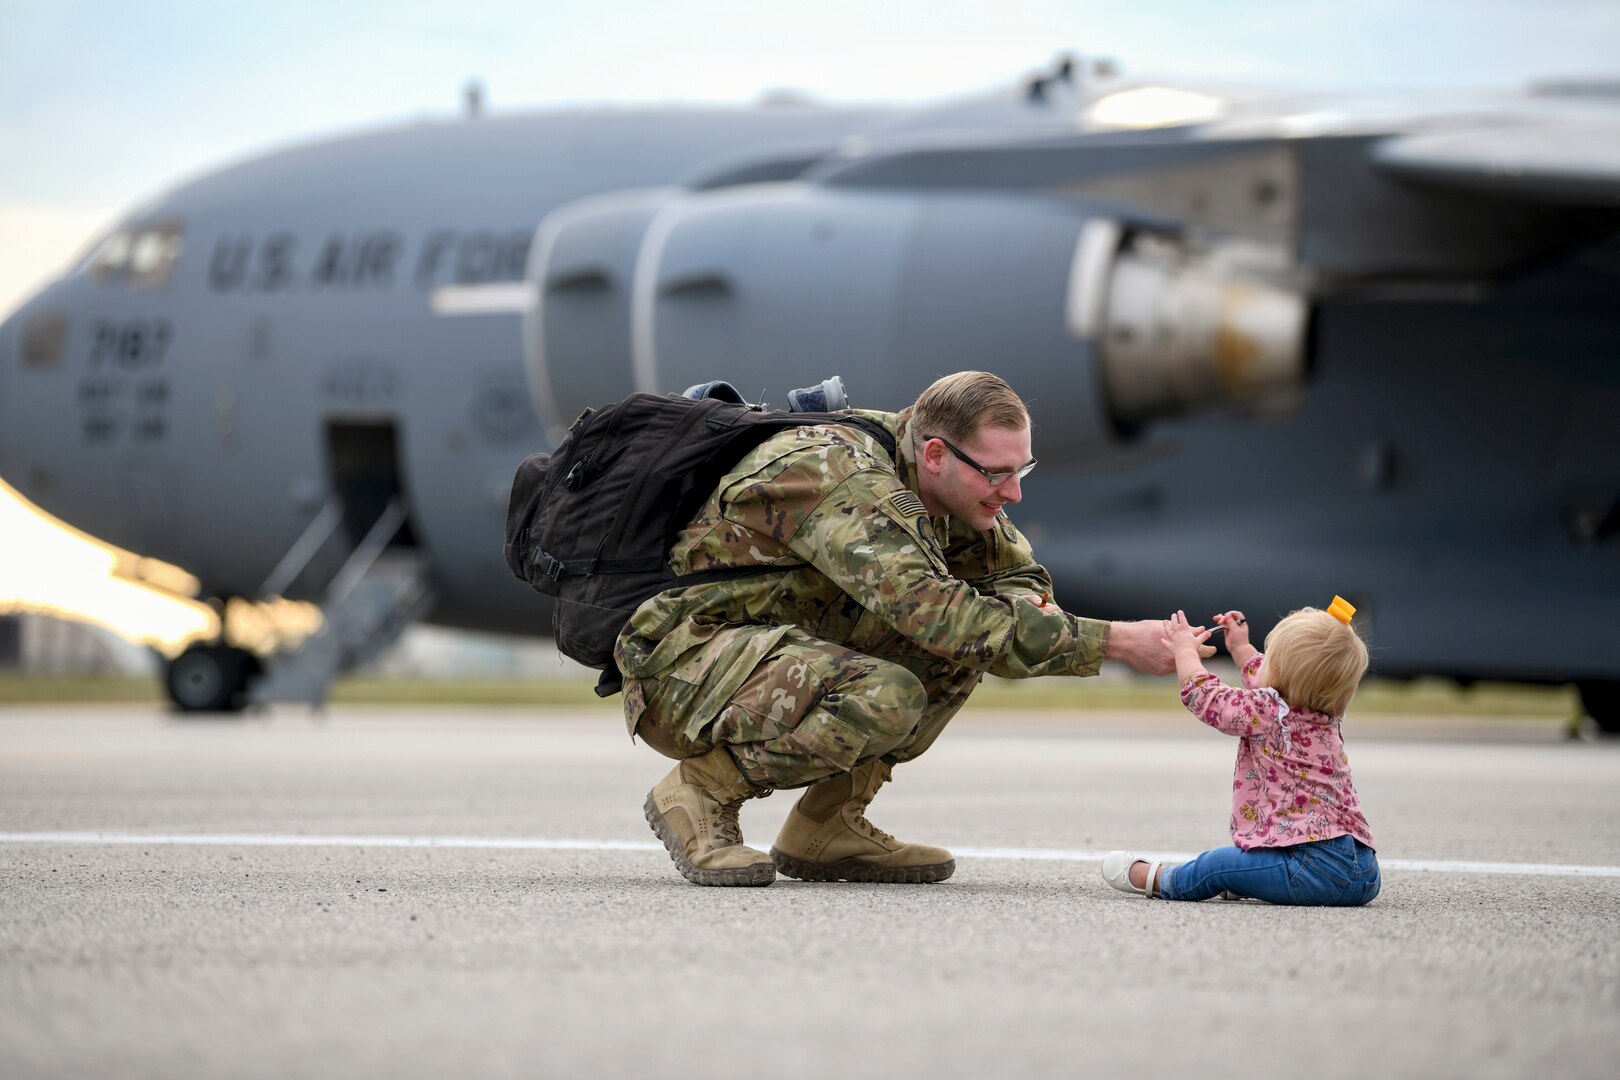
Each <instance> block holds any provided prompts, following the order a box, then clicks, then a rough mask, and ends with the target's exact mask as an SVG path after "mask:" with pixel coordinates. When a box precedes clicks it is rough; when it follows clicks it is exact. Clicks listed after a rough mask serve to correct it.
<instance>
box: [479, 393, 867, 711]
mask: <svg viewBox="0 0 1620 1080" xmlns="http://www.w3.org/2000/svg"><path fill="white" fill-rule="evenodd" d="M810 424H849V425H852V426H854V427H858V428H860V429H861V430H863V431H865V432H867V433H868V434H870V435H871V436H872V437H873V438H874V439H876V440H877V441H878V443H879V444H880V445H881V446H882V447H883V448H884V450H885V451H886V452H887V453H888V454H889V456H890V457H891V458H893V457H894V454H895V445H894V436H893V435H891V434H890V433H889V432H888V430H887V429H886V428H884V427H883V426H882V425H881V424H879V423H877V422H876V421H873V420H869V419H866V418H865V417H858V416H851V415H849V414H847V413H801V412H765V411H763V410H761V409H759V408H757V407H754V406H749V405H746V404H735V403H732V402H728V401H722V400H718V399H715V398H705V399H703V400H700V401H693V400H691V399H689V398H684V397H676V396H673V395H672V396H668V397H665V396H662V395H658V394H632V395H631V396H629V397H627V398H625V399H624V400H623V401H620V402H617V403H615V404H612V405H607V406H604V407H603V408H601V409H594V410H592V409H587V410H586V411H585V412H584V413H583V414H582V415H581V416H580V418H579V419H578V420H575V421H574V425H573V427H571V428H570V429H569V430H568V434H567V436H566V437H564V439H563V440H562V442H561V444H559V445H558V447H557V449H556V451H555V452H554V453H551V454H531V455H530V456H529V458H528V459H527V460H525V461H524V462H523V464H522V465H520V466H518V470H517V476H516V477H514V478H513V480H512V500H511V503H510V504H509V505H508V507H507V511H506V564H507V565H508V566H509V567H511V568H512V573H514V574H516V575H517V576H518V577H520V578H522V579H523V580H524V581H527V582H528V583H529V584H530V585H532V586H534V587H535V588H536V589H538V590H540V591H541V592H543V593H545V594H546V595H548V596H554V597H556V598H557V602H556V608H555V614H554V617H553V620H552V629H553V631H554V632H555V634H556V638H557V646H558V648H560V649H561V650H562V651H563V653H564V654H566V655H567V656H570V657H572V658H573V659H575V660H577V661H579V662H580V663H581V664H584V665H585V666H587V667H592V668H596V669H598V670H600V671H601V672H602V678H601V680H600V681H599V682H598V684H597V688H596V692H597V693H598V694H600V695H601V696H603V697H607V696H609V695H612V694H615V693H617V692H618V691H619V689H620V680H619V672H618V668H617V667H616V666H615V664H614V662H613V645H614V642H615V641H617V639H618V636H619V632H620V631H621V630H623V629H624V625H625V623H627V622H628V621H629V620H630V616H631V614H633V613H634V612H635V610H636V608H637V607H639V606H640V605H641V603H642V601H644V600H646V599H648V598H649V597H651V596H653V595H655V594H657V593H660V592H662V591H664V590H665V589H671V588H676V587H681V586H685V585H692V584H697V583H700V582H705V581H723V580H726V579H729V578H735V577H742V576H747V575H751V574H760V573H769V572H771V571H775V570H780V569H782V568H783V566H784V564H781V563H778V564H775V565H773V566H769V567H759V566H754V567H738V568H733V569H722V570H710V571H704V572H702V573H697V574H686V575H683V576H680V577H677V576H676V575H675V574H674V573H672V572H671V571H670V569H669V564H668V559H669V550H670V547H671V545H673V544H674V542H675V538H676V536H678V535H679V534H680V531H681V530H682V529H683V528H685V527H686V526H687V524H689V523H690V522H691V520H692V518H693V517H695V516H696V515H697V512H698V511H699V510H701V509H702V508H703V504H704V502H706V501H707V500H708V498H709V496H710V495H712V494H713V493H714V489H715V487H716V485H718V484H719V482H720V479H721V477H723V476H725V474H726V473H728V472H730V471H731V469H732V467H733V466H735V465H736V464H737V462H739V461H741V460H742V458H743V457H744V455H746V454H747V453H748V452H749V451H750V450H752V449H753V448H754V447H756V446H758V445H759V444H760V443H762V442H764V441H765V440H766V439H768V438H770V437H771V436H772V435H775V434H776V433H778V432H780V431H785V430H787V429H789V428H794V427H804V426H806V425H810Z"/></svg>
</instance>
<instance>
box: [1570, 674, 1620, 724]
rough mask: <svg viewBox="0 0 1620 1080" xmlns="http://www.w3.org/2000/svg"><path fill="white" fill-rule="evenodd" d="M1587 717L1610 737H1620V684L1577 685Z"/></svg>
mask: <svg viewBox="0 0 1620 1080" xmlns="http://www.w3.org/2000/svg"><path fill="white" fill-rule="evenodd" d="M1575 685H1576V687H1577V688H1578V689H1579V690H1580V692H1581V704H1582V705H1584V706H1585V707H1586V712H1587V715H1589V716H1590V717H1591V718H1592V719H1593V720H1595V721H1597V726H1598V727H1600V728H1602V729H1603V730H1604V732H1606V733H1607V734H1609V735H1620V682H1583V683H1576V684H1575Z"/></svg>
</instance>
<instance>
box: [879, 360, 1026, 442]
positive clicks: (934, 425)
mask: <svg viewBox="0 0 1620 1080" xmlns="http://www.w3.org/2000/svg"><path fill="white" fill-rule="evenodd" d="M908 412H909V413H910V416H911V430H912V432H913V434H916V435H927V436H929V437H930V438H940V439H947V440H949V441H951V442H953V443H957V444H958V445H960V444H962V443H965V442H971V441H972V440H973V438H974V436H976V435H978V433H979V432H980V431H981V430H983V429H984V428H1004V429H1006V430H1008V431H1022V430H1023V429H1024V428H1027V427H1029V409H1028V408H1026V407H1025V405H1024V402H1023V399H1022V398H1020V397H1019V396H1018V395H1017V394H1015V393H1013V388H1012V387H1010V386H1008V385H1007V384H1006V383H1005V382H1003V381H1001V379H1000V378H998V377H997V376H995V375H992V374H990V373H989V372H988V371H958V372H957V373H956V374H955V375H947V376H945V377H944V378H943V379H940V380H939V381H938V382H936V383H934V385H932V386H930V387H929V388H928V389H926V390H924V391H923V392H922V396H921V397H919V398H918V399H917V402H916V404H914V405H913V406H912V407H911V408H910V409H909V410H908Z"/></svg>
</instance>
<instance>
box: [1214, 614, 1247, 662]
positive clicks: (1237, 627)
mask: <svg viewBox="0 0 1620 1080" xmlns="http://www.w3.org/2000/svg"><path fill="white" fill-rule="evenodd" d="M1215 621H1216V622H1217V623H1219V624H1220V626H1221V629H1223V630H1225V631H1226V651H1227V652H1231V651H1232V650H1233V649H1236V648H1237V647H1238V646H1240V645H1247V644H1248V643H1249V620H1248V618H1247V617H1246V616H1245V615H1244V614H1243V612H1241V611H1228V612H1227V613H1226V614H1224V615H1217V616H1215Z"/></svg>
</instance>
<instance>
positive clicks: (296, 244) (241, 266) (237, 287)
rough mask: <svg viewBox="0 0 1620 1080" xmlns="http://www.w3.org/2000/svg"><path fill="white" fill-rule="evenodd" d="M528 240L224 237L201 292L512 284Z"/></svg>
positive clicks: (488, 233) (493, 235)
mask: <svg viewBox="0 0 1620 1080" xmlns="http://www.w3.org/2000/svg"><path fill="white" fill-rule="evenodd" d="M533 238H534V230H533V229H532V228H525V229H505V230H502V229H431V230H429V231H427V232H425V233H422V234H420V235H418V236H410V237H407V236H405V235H404V234H402V233H398V232H394V231H391V230H386V229H385V230H379V231H372V232H334V233H330V234H328V235H326V236H322V237H320V238H319V239H312V238H310V237H307V236H299V235H298V234H297V233H295V232H292V231H291V230H287V229H280V230H276V231H273V232H269V233H265V234H263V235H256V234H253V233H226V234H224V235H222V236H221V237H220V238H219V239H218V240H217V241H215V243H214V250H213V253H212V255H211V256H210V258H209V261H208V287H209V289H210V290H211V291H213V292H216V293H233V292H260V293H274V292H288V291H298V290H314V289H349V290H355V289H374V290H383V289H392V288H394V287H396V286H397V285H399V284H401V283H405V282H408V283H409V284H411V285H412V286H414V287H415V288H418V289H432V288H436V287H438V286H440V285H483V284H489V283H494V282H502V281H519V280H522V278H523V269H524V266H525V265H526V264H527V263H528V260H529V242H530V241H531V240H532V239H533Z"/></svg>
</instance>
